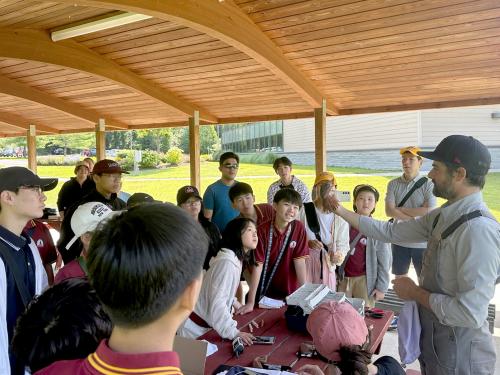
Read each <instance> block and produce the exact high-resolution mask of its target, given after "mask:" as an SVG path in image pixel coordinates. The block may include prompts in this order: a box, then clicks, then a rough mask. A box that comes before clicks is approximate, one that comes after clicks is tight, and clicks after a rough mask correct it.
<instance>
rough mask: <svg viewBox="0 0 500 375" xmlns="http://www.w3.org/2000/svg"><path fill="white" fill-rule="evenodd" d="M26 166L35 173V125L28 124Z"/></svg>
mask: <svg viewBox="0 0 500 375" xmlns="http://www.w3.org/2000/svg"><path fill="white" fill-rule="evenodd" d="M26 136H27V142H26V144H27V145H28V168H29V169H30V170H31V171H32V172H33V173H36V126H35V125H30V126H29V128H28V131H27V135H26Z"/></svg>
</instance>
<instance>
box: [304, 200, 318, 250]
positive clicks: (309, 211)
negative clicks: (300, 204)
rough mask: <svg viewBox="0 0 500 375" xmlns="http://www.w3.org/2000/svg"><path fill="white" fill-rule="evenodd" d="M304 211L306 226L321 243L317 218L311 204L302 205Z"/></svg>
mask: <svg viewBox="0 0 500 375" xmlns="http://www.w3.org/2000/svg"><path fill="white" fill-rule="evenodd" d="M304 210H305V212H306V218H307V226H308V227H309V229H310V230H311V232H313V233H314V235H315V236H316V239H317V240H318V241H319V242H321V234H320V233H321V228H320V226H319V221H318V216H317V215H316V208H315V207H314V203H313V202H307V203H304Z"/></svg>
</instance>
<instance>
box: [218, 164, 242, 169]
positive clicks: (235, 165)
mask: <svg viewBox="0 0 500 375" xmlns="http://www.w3.org/2000/svg"><path fill="white" fill-rule="evenodd" d="M222 166H223V167H224V168H227V169H238V168H239V167H240V166H239V165H238V164H222Z"/></svg>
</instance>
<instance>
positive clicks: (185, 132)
mask: <svg viewBox="0 0 500 375" xmlns="http://www.w3.org/2000/svg"><path fill="white" fill-rule="evenodd" d="M219 143H220V138H219V136H218V135H217V132H216V131H215V126H214V125H203V126H200V151H201V153H202V154H208V153H210V152H211V150H212V149H213V148H214V145H217V144H219ZM179 147H180V148H181V149H182V150H183V151H184V152H185V153H189V129H188V128H182V133H181V141H180V143H179Z"/></svg>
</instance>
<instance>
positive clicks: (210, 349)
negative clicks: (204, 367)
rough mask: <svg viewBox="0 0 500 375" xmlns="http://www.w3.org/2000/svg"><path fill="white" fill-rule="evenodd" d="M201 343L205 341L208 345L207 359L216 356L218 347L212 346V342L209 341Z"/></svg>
mask: <svg viewBox="0 0 500 375" xmlns="http://www.w3.org/2000/svg"><path fill="white" fill-rule="evenodd" d="M201 341H205V342H206V343H207V357H208V356H211V355H212V354H214V353H215V352H216V351H218V350H219V348H218V347H217V345H215V344H212V343H211V342H210V341H207V340H201Z"/></svg>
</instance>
